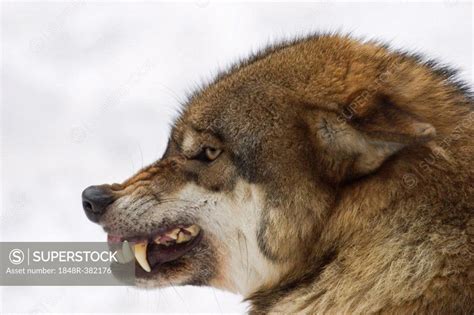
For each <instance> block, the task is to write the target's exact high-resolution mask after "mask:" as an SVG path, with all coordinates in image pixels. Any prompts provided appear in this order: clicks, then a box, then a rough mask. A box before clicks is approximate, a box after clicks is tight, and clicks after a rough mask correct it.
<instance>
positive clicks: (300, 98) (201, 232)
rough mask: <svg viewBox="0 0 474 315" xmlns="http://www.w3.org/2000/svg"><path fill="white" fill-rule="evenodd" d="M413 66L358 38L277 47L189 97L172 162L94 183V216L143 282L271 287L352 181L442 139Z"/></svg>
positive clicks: (89, 195)
mask: <svg viewBox="0 0 474 315" xmlns="http://www.w3.org/2000/svg"><path fill="white" fill-rule="evenodd" d="M412 63H413V62H412V61H411V60H410V59H409V58H405V57H400V56H398V57H393V56H392V55H391V54H390V53H389V52H387V51H385V50H384V49H383V48H380V47H374V46H373V45H371V44H359V43H356V42H354V41H352V40H349V39H347V38H334V37H316V38H311V39H307V40H304V41H300V42H296V43H291V44H285V45H281V46H280V47H276V48H275V47H274V48H270V49H268V50H266V51H264V52H263V53H261V54H260V55H258V56H256V57H255V58H253V59H251V60H249V61H247V62H245V63H243V64H240V65H239V66H237V67H234V68H232V69H231V70H230V71H228V72H226V73H224V74H222V75H221V76H219V77H218V78H217V79H216V81H215V82H213V83H212V84H210V85H208V86H207V87H205V88H204V89H202V90H201V91H199V92H198V93H196V94H195V95H193V96H192V97H191V98H190V99H189V101H188V104H187V106H186V108H185V109H184V110H183V112H182V114H181V116H180V117H179V118H178V119H177V120H176V123H175V125H174V126H173V129H172V132H171V136H170V138H169V143H168V147H167V149H166V152H165V153H164V155H163V157H162V158H161V159H160V160H158V161H157V162H155V163H153V164H152V165H150V166H148V167H146V168H144V169H142V170H141V171H139V172H138V173H137V174H136V175H134V176H133V177H132V178H130V179H128V180H127V181H125V182H124V183H122V184H113V185H101V186H92V187H90V188H88V189H86V190H85V191H84V193H83V205H84V208H85V210H86V213H87V215H88V217H89V218H90V219H91V220H93V221H95V222H98V223H99V224H100V225H102V226H103V228H104V229H105V231H106V232H107V233H108V234H109V239H110V241H123V240H132V241H135V242H136V243H137V245H136V248H135V249H136V250H135V255H136V259H137V271H136V276H137V278H138V283H139V284H140V285H142V286H147V287H158V286H167V285H170V284H174V285H176V284H183V285H184V284H194V285H212V286H215V287H220V288H226V289H228V290H231V291H234V292H239V293H242V294H244V295H247V294H249V293H251V292H254V291H255V290H257V289H258V288H259V287H261V286H264V285H267V286H270V285H272V284H273V283H276V282H278V281H279V280H280V278H281V277H282V275H283V274H285V273H287V272H288V271H289V270H293V269H294V268H296V267H295V266H301V265H302V264H304V263H305V262H306V261H307V258H308V257H309V256H311V255H313V256H314V253H315V252H317V251H318V245H317V244H318V239H319V238H320V237H321V231H322V230H323V229H324V228H325V224H326V222H327V218H328V216H329V215H330V212H331V207H332V205H334V203H335V201H336V199H337V196H338V189H339V187H340V185H341V183H349V182H353V181H357V180H358V179H359V178H361V177H363V176H365V175H368V174H370V173H373V172H375V171H377V170H378V169H379V168H380V167H381V166H382V165H383V163H384V162H385V161H386V160H387V159H388V158H389V157H391V156H393V155H394V154H396V153H397V152H399V151H400V150H401V149H403V148H406V147H409V146H411V145H413V144H416V143H424V142H426V141H428V140H430V139H432V137H433V136H434V135H435V129H434V128H433V127H432V126H431V125H430V124H428V123H426V122H424V121H423V120H420V119H419V117H422V115H421V114H420V112H416V111H415V112H414V111H413V110H412V109H410V108H409V106H410V104H411V103H409V102H406V101H404V99H403V97H408V96H407V95H409V93H412V92H413V91H411V90H409V89H404V87H403V83H402V84H400V83H399V79H400V73H404V74H403V75H404V80H405V81H403V82H412V81H413V76H415V75H417V76H419V75H420V71H421V72H422V71H424V70H420V69H416V71H418V72H413V73H412V72H410V71H407V69H408V68H409V67H411V64H412ZM426 84H428V83H426ZM403 89H404V90H403ZM401 90H403V93H401V92H400V91H401ZM389 91H395V92H394V93H391V92H390V93H389ZM397 91H398V92H397ZM407 93H408V94H407ZM413 93H414V92H413ZM425 109H426V108H423V110H425Z"/></svg>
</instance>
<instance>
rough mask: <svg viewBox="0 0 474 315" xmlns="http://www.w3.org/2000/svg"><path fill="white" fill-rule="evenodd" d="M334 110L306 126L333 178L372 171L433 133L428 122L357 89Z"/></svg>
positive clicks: (425, 140) (387, 101) (380, 97)
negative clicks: (309, 129)
mask: <svg viewBox="0 0 474 315" xmlns="http://www.w3.org/2000/svg"><path fill="white" fill-rule="evenodd" d="M335 111H336V112H319V114H318V115H317V116H318V117H316V118H315V117H313V118H312V120H313V123H314V125H312V126H310V128H311V129H313V130H312V135H313V136H315V137H314V138H315V140H316V143H315V146H316V148H317V149H319V151H321V152H320V155H321V159H322V163H323V164H325V166H326V169H327V170H328V171H329V172H330V173H329V174H328V177H329V178H332V179H336V180H337V181H343V180H346V179H351V178H356V177H359V176H363V175H367V174H369V173H372V172H374V171H375V170H377V169H378V168H379V167H380V166H381V165H382V164H383V162H384V161H386V160H387V159H388V158H389V157H391V156H392V155H394V154H396V153H397V152H399V151H400V150H402V149H403V148H405V147H407V146H412V145H417V144H422V143H426V142H428V141H430V140H432V139H433V138H434V137H435V135H436V130H435V128H434V127H433V126H432V125H431V124H429V123H426V122H423V121H421V119H419V118H418V117H416V115H414V114H411V113H409V112H406V111H404V110H402V109H400V108H399V107H397V106H396V105H395V104H393V103H392V102H391V101H390V99H389V98H388V97H386V96H384V95H380V94H371V93H367V92H365V91H358V92H356V93H353V94H352V95H351V96H350V97H349V98H348V100H347V102H346V103H345V104H342V106H341V105H338V106H337V108H335ZM318 155H319V154H318Z"/></svg>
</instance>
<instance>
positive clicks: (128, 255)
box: [122, 241, 133, 263]
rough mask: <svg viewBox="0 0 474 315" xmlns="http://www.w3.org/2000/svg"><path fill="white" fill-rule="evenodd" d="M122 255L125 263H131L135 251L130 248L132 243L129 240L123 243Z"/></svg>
mask: <svg viewBox="0 0 474 315" xmlns="http://www.w3.org/2000/svg"><path fill="white" fill-rule="evenodd" d="M122 256H123V259H124V262H125V263H129V262H131V261H132V260H133V252H132V249H131V248H130V244H129V243H128V242H127V241H124V242H123V243H122Z"/></svg>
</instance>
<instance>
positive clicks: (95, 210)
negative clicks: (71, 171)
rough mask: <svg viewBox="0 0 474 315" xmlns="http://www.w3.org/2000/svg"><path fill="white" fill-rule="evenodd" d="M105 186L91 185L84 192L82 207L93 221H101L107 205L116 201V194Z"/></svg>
mask: <svg viewBox="0 0 474 315" xmlns="http://www.w3.org/2000/svg"><path fill="white" fill-rule="evenodd" d="M104 186H105V185H101V186H89V187H87V188H86V189H84V191H83V192H82V207H83V208H84V211H85V212H86V216H87V217H88V218H89V220H91V221H92V222H99V219H100V217H101V216H102V215H103V214H104V213H105V210H106V208H107V206H108V205H110V204H111V203H112V202H114V199H115V198H114V195H113V194H112V192H111V191H110V189H108V188H107V187H104Z"/></svg>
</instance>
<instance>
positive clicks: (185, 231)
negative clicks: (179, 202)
mask: <svg viewBox="0 0 474 315" xmlns="http://www.w3.org/2000/svg"><path fill="white" fill-rule="evenodd" d="M202 234H203V233H202V230H201V228H200V227H199V226H198V225H196V224H192V225H188V226H183V225H177V226H174V227H172V228H168V229H166V230H165V231H160V232H157V233H153V234H151V235H148V236H135V237H128V238H123V237H121V236H116V235H111V234H109V235H108V237H107V240H108V242H109V243H110V244H111V245H114V244H118V243H122V242H123V245H122V250H121V253H122V255H123V256H131V255H132V254H127V253H131V251H130V247H129V244H128V242H133V255H134V258H135V261H136V264H138V266H139V267H140V268H141V269H143V270H144V271H146V272H147V273H153V272H158V271H159V269H160V268H159V266H160V265H162V264H164V263H167V262H171V261H175V260H177V259H179V258H181V257H182V256H184V255H185V254H186V253H188V252H189V251H191V250H192V249H193V248H195V247H196V246H197V245H198V244H199V243H200V241H201V239H202ZM131 258H132V259H133V257H131ZM124 260H127V257H125V259H124Z"/></svg>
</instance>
